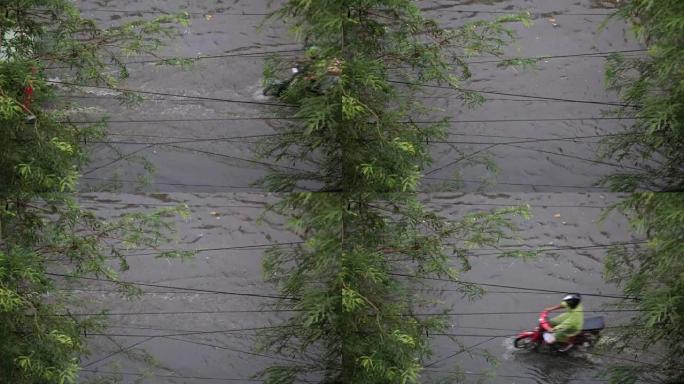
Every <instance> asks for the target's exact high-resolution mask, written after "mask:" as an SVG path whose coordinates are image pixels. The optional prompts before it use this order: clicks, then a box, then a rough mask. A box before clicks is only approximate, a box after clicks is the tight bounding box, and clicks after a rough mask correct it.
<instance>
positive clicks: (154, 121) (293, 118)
mask: <svg viewBox="0 0 684 384" xmlns="http://www.w3.org/2000/svg"><path fill="white" fill-rule="evenodd" d="M243 120H245V121H247V120H302V119H301V118H296V117H283V116H244V117H240V116H234V117H217V118H203V117H197V118H191V119H183V118H177V119H172V118H168V119H130V120H127V119H112V120H107V119H104V120H74V121H70V120H64V121H61V123H65V124H66V123H69V124H99V123H106V124H130V123H176V122H178V123H180V122H193V123H194V122H205V121H243ZM585 120H596V121H602V120H615V121H619V120H635V118H634V117H568V118H564V117H559V118H537V119H481V120H472V119H465V120H460V119H459V120H452V121H447V122H448V123H450V124H466V123H511V122H531V123H536V122H549V121H585ZM442 122H444V120H415V121H403V122H402V123H413V124H438V123H442Z"/></svg>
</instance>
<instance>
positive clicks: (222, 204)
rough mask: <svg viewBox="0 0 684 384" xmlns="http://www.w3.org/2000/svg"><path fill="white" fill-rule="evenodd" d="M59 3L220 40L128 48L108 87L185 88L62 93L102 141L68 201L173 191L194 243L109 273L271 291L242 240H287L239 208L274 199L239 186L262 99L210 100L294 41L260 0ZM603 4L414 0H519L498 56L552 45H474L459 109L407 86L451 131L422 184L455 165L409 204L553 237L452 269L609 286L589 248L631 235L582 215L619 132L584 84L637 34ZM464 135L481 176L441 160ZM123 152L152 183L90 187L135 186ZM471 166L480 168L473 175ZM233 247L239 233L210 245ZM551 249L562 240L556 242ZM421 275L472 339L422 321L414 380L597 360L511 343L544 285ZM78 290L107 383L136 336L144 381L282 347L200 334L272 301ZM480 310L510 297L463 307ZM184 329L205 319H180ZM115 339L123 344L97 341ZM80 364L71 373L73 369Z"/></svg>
mask: <svg viewBox="0 0 684 384" xmlns="http://www.w3.org/2000/svg"><path fill="white" fill-rule="evenodd" d="M77 3H78V4H79V7H81V8H82V9H84V10H85V11H84V14H85V15H87V16H91V17H93V18H95V19H97V20H99V22H101V23H102V24H104V25H110V24H112V25H113V24H116V23H119V22H121V20H124V19H127V18H131V17H138V16H142V17H151V16H152V15H153V14H154V12H171V11H177V10H187V11H189V12H190V13H191V17H192V23H191V25H190V26H189V27H188V28H185V29H184V30H182V31H181V32H182V33H181V34H180V35H179V37H178V39H177V40H176V41H175V42H173V43H172V44H171V45H170V46H169V47H168V48H167V49H166V51H165V52H164V54H166V55H177V56H186V57H194V56H198V55H208V56H212V55H220V56H223V57H217V58H211V59H204V60H200V61H198V62H197V63H196V64H195V65H194V66H193V67H192V68H189V69H187V70H179V69H177V68H166V67H158V66H155V65H153V64H139V65H138V67H137V68H136V69H135V70H133V71H132V75H131V78H130V79H129V80H128V81H126V82H125V83H124V84H123V85H122V86H124V87H128V88H130V89H137V90H145V91H148V92H158V93H166V94H177V95H178V94H180V95H188V96H195V97H197V98H195V99H188V98H185V99H184V98H178V97H172V96H169V95H165V96H162V95H145V98H146V99H147V100H145V101H144V102H143V103H141V104H140V105H137V106H135V107H132V108H127V107H123V106H120V105H118V104H117V102H116V100H114V99H113V98H112V95H111V94H110V93H106V92H102V90H98V89H85V90H82V92H80V93H76V94H75V95H74V96H75V97H74V100H76V101H78V102H80V103H82V104H85V105H88V106H92V107H96V108H99V109H100V110H101V111H103V112H106V113H107V114H108V115H109V116H110V120H112V123H111V124H110V126H109V128H108V131H109V133H110V136H109V137H108V138H107V141H108V142H107V143H100V144H95V145H93V147H92V153H93V158H94V162H93V164H92V166H91V168H90V169H89V170H88V171H86V179H85V182H84V185H83V188H82V189H83V191H84V192H87V191H98V192H93V193H85V194H84V195H83V196H82V201H83V202H84V204H85V205H86V206H88V207H92V208H93V209H95V210H97V211H98V213H99V214H101V215H103V216H110V215H118V214H121V213H123V212H127V211H134V210H147V209H153V208H155V207H158V206H164V205H170V204H171V205H172V204H175V203H178V202H185V203H187V204H188V205H189V206H190V207H191V210H192V212H193V214H192V217H191V219H190V220H189V221H187V222H179V232H178V236H177V237H178V239H177V242H176V243H174V244H169V245H168V247H176V248H181V249H205V251H202V252H200V253H198V255H197V256H196V258H195V259H194V261H190V262H186V263H181V262H178V261H166V260H157V259H155V258H154V255H153V254H152V255H150V254H149V252H147V253H148V254H140V255H134V256H130V257H129V260H130V263H131V267H132V269H131V271H130V272H128V273H126V274H125V275H124V277H125V279H127V280H129V281H137V282H146V283H152V284H158V285H169V286H178V287H186V288H194V289H202V290H215V291H229V292H242V293H246V292H248V293H260V294H272V293H274V288H273V287H270V286H268V285H266V284H264V283H263V281H262V279H261V272H260V257H261V253H262V252H263V249H264V248H263V247H260V246H259V245H262V244H268V243H282V242H291V241H297V240H298V239H297V238H295V237H293V235H292V234H290V233H288V232H286V231H285V230H284V229H283V228H282V227H281V225H280V223H279V222H278V220H274V221H273V222H271V221H266V222H265V223H262V224H257V222H256V218H257V216H258V215H259V213H260V212H261V210H262V209H263V205H264V203H265V202H268V201H272V200H273V199H275V198H276V197H274V196H271V195H265V194H263V193H261V192H259V190H258V188H256V187H254V186H252V183H253V182H254V181H256V180H258V179H259V178H260V177H261V176H263V175H264V174H265V173H266V172H267V171H268V167H267V166H264V164H258V163H255V162H253V161H252V160H253V159H254V158H253V152H252V145H251V144H250V141H253V139H251V138H249V137H246V136H253V135H260V134H268V133H272V132H273V125H274V124H275V123H274V121H272V120H268V119H260V118H262V117H264V116H268V114H269V113H271V111H270V110H269V109H268V108H267V107H263V106H260V105H254V104H248V103H235V102H228V101H226V100H232V101H235V100H241V101H257V102H264V101H268V99H265V98H264V97H263V96H261V86H260V84H261V70H262V63H263V59H264V55H263V53H264V52H270V51H290V50H296V49H299V48H300V47H301V45H300V44H297V43H296V42H294V41H293V40H292V39H291V38H290V36H289V35H288V34H287V32H286V30H285V28H284V27H283V26H282V25H280V24H277V23H276V24H275V25H270V24H269V25H266V26H264V27H263V28H261V30H257V27H256V26H257V24H258V23H259V22H260V21H261V19H262V18H263V16H262V15H261V14H263V13H264V12H266V11H267V8H266V3H267V1H266V0H250V1H247V0H230V1H228V0H194V1H183V0H166V1H163V0H154V1H150V0H145V1H141V0H111V1H107V0H105V1H101V0H100V1H97V0H85V1H78V2H77ZM613 5H614V3H613V2H612V1H608V0H604V1H595V0H592V1H590V0H577V1H573V2H569V1H567V0H513V1H497V0H486V1H477V0H468V1H463V2H460V3H456V2H454V1H448V0H443V1H423V2H421V7H422V8H424V10H425V12H426V13H427V14H429V15H431V16H433V17H435V18H437V19H438V20H439V21H440V22H442V23H443V24H444V25H445V26H449V25H452V26H456V25H460V24H462V23H463V22H466V21H472V20H476V19H478V18H492V17H497V16H498V15H499V14H498V13H496V12H502V11H505V12H516V11H523V10H529V11H530V12H531V13H532V17H533V19H534V24H533V25H532V26H531V27H529V28H524V27H519V26H516V27H515V28H516V30H518V34H519V36H520V39H519V40H518V42H516V43H515V44H513V45H512V46H510V47H509V48H507V52H508V54H510V55H511V56H517V55H520V56H564V57H549V58H547V59H544V60H541V62H540V63H539V65H538V68H537V69H536V70H533V71H532V70H531V71H523V70H519V69H512V68H511V69H501V68H497V67H496V62H492V59H491V58H487V57H481V58H473V59H472V61H473V62H474V63H473V72H474V78H473V79H472V81H471V82H470V83H469V84H467V85H468V87H470V88H473V89H479V90H483V91H490V92H496V93H495V94H485V96H487V97H488V98H489V100H488V101H487V102H486V103H485V104H484V105H482V106H481V107H478V108H476V109H468V108H466V107H463V106H462V105H461V104H460V101H459V100H456V99H455V98H454V97H453V96H454V95H453V94H452V93H450V92H447V91H444V90H440V89H432V90H430V89H427V90H426V91H425V94H424V95H423V96H424V97H426V100H427V101H429V103H430V104H431V105H433V106H437V107H441V108H442V111H441V112H436V113H435V116H436V117H437V116H451V117H452V119H453V121H454V124H453V126H452V127H451V129H450V133H451V140H453V141H458V142H459V143H460V144H457V145H453V146H446V145H441V146H440V145H436V146H435V147H434V150H433V153H434V157H435V159H436V161H435V164H434V165H433V168H432V169H431V170H430V171H429V175H428V178H427V179H426V185H425V189H426V190H437V189H439V188H440V186H441V185H442V184H443V183H444V182H446V181H449V180H452V179H453V177H454V174H455V171H456V170H458V171H460V172H461V173H462V178H463V180H464V185H463V187H462V188H461V189H460V190H459V192H458V193H456V192H450V193H445V192H441V193H433V194H429V195H425V201H426V203H427V204H429V205H430V206H431V207H434V209H435V211H436V212H438V213H440V214H443V215H446V216H449V217H458V216H460V215H462V214H464V213H466V212H470V211H474V210H482V209H487V210H488V209H494V208H497V207H502V206H509V205H511V204H513V205H515V204H524V203H529V204H530V205H531V206H532V211H533V214H534V216H533V218H532V219H531V220H529V221H527V222H524V223H522V224H521V225H522V227H523V231H522V232H521V233H522V235H521V236H522V239H521V240H520V241H519V242H516V243H511V244H510V245H522V246H525V247H546V248H551V249H553V251H549V252H546V253H544V255H543V256H542V257H540V258H538V259H536V260H534V261H529V262H523V261H521V260H511V259H501V258H497V257H496V253H495V252H492V251H491V250H474V251H473V254H474V255H476V257H474V259H473V270H472V271H470V272H468V274H467V275H466V276H465V277H466V278H467V279H469V280H473V281H478V282H481V283H482V282H484V283H493V284H499V285H509V286H515V287H532V288H538V289H546V290H558V291H579V292H584V293H598V294H608V295H610V294H616V293H618V292H619V290H618V289H617V288H616V287H613V286H610V285H606V284H605V283H603V280H602V278H601V261H602V259H603V257H604V256H605V254H606V245H607V244H613V243H617V242H632V241H634V239H633V238H632V236H631V235H630V233H629V231H628V229H627V226H626V225H625V223H624V221H623V220H622V219H621V218H619V217H617V216H610V217H609V218H608V219H607V220H606V221H605V223H603V224H599V223H597V221H598V218H599V215H600V213H601V212H602V210H603V209H604V208H605V207H606V206H607V205H608V204H610V203H611V202H615V201H618V200H619V199H620V196H618V195H614V194H608V193H605V191H603V190H602V189H601V188H599V187H596V186H595V183H596V181H597V180H598V179H600V178H601V177H602V176H604V175H606V174H609V173H610V172H613V171H614V170H615V169H616V168H619V167H620V166H619V165H618V164H614V163H612V162H596V160H595V159H596V157H595V152H596V141H598V137H597V136H598V135H604V134H610V133H615V132H619V131H620V130H621V129H622V126H623V124H626V123H625V122H623V121H620V120H607V119H601V118H604V117H605V116H606V114H605V113H606V112H607V111H609V110H610V109H611V108H612V105H611V103H614V102H615V101H616V95H614V94H612V93H610V92H606V91H605V89H604V86H603V82H602V78H603V65H604V62H605V52H612V51H624V50H636V49H639V48H640V46H639V45H638V44H637V43H636V42H634V41H632V40H630V39H629V36H628V34H627V33H626V31H625V26H624V25H621V24H610V25H608V26H607V27H606V28H605V29H603V30H602V31H599V26H600V24H601V22H602V21H603V20H604V18H605V15H606V14H607V13H609V12H610V9H609V8H610V7H612V6H613ZM124 10H125V11H126V12H125V13H123V12H122V11H124ZM483 11H484V13H483ZM487 12H494V13H487ZM244 54H249V55H244ZM288 54H289V53H288ZM588 54H592V55H588ZM629 54H637V53H629ZM240 55H241V56H240ZM578 55H579V56H578ZM139 59H140V58H131V60H139ZM143 59H144V58H143ZM210 98H211V99H213V100H209V99H210ZM243 118H248V119H243ZM116 142H119V143H116ZM478 151H483V153H485V152H486V153H489V155H490V156H491V158H492V159H493V160H494V161H495V162H496V164H498V167H499V168H500V169H499V172H498V174H497V175H493V174H487V172H486V171H485V170H484V169H482V167H481V166H472V167H463V164H460V163H456V164H452V163H453V162H454V161H456V160H457V159H459V158H460V157H462V156H464V155H466V156H467V155H468V154H471V153H475V152H478ZM136 156H142V157H144V158H145V159H146V161H148V162H149V163H150V164H152V165H153V166H154V168H155V169H156V172H155V175H154V177H153V179H152V182H151V184H150V185H149V186H147V187H144V188H143V191H146V192H155V193H154V194H147V195H139V194H125V193H114V194H109V193H103V192H99V191H100V190H103V189H107V188H110V187H112V186H114V187H119V189H120V191H123V192H133V191H135V190H136V188H137V187H138V183H137V177H138V176H139V175H140V174H141V173H142V172H143V165H142V163H141V161H140V159H137V157H136ZM287 165H292V164H287ZM433 171H434V172H433ZM483 174H485V175H487V179H488V180H487V182H486V183H485V184H483V183H482V180H481V178H482V175H483ZM493 180H495V181H496V182H493ZM482 191H484V193H480V192H482ZM237 246H248V248H241V249H230V250H225V249H223V250H221V249H218V250H217V249H216V248H225V247H237ZM568 247H574V248H578V247H579V249H565V248H568ZM559 248H560V249H559ZM142 253H146V252H142ZM431 287H433V288H436V289H443V290H444V291H443V292H442V298H443V300H444V301H445V304H446V305H447V306H453V310H454V312H458V313H461V314H463V315H460V316H454V318H453V320H452V325H453V333H458V334H468V335H470V336H461V337H459V340H460V341H461V342H462V343H463V346H466V347H473V349H472V352H473V353H472V354H471V353H458V351H460V350H461V348H462V346H459V345H457V344H455V343H454V342H453V341H451V340H449V339H447V338H444V337H439V336H436V337H435V338H434V346H435V355H434V357H433V358H434V360H433V362H432V363H433V364H432V365H431V366H430V369H431V370H430V371H426V372H425V376H424V382H426V383H427V382H430V380H432V379H438V378H440V377H443V376H445V375H447V374H448V372H449V371H454V370H455V369H456V366H457V365H458V366H459V367H461V368H462V369H464V370H466V374H465V375H464V382H467V383H475V382H478V380H485V381H486V382H488V383H494V384H503V383H539V384H566V383H574V382H578V383H590V382H593V381H592V380H595V379H594V376H595V375H596V373H597V372H598V371H599V370H600V369H601V367H602V366H604V365H605V362H606V360H605V358H602V357H598V356H596V355H593V354H591V353H589V352H581V351H578V352H575V353H572V354H570V355H569V356H550V355H540V354H530V353H518V352H515V351H513V350H512V345H511V338H510V337H509V335H510V334H512V333H515V330H520V329H524V328H529V327H533V326H534V325H535V321H536V317H537V311H539V310H541V309H542V308H543V307H544V306H547V305H550V304H554V303H556V302H557V301H558V300H559V298H560V295H559V294H554V293H540V292H530V291H529V290H525V289H520V288H517V289H506V288H492V289H491V290H490V293H488V294H487V295H486V296H485V297H484V298H482V299H480V300H477V301H469V300H467V299H465V298H462V297H460V296H459V295H458V293H457V292H454V291H450V290H449V289H453V287H449V286H448V285H431ZM80 288H82V289H84V290H86V291H83V294H84V295H85V296H86V297H89V298H92V301H91V304H90V305H89V306H90V307H91V308H109V309H110V311H111V312H112V313H114V314H113V315H112V316H111V319H112V327H111V328H109V329H108V330H107V331H106V333H107V334H108V336H93V342H92V347H93V355H92V357H91V358H90V360H89V362H87V363H86V369H87V370H98V371H99V372H100V373H107V372H112V371H116V370H118V369H120V370H121V371H122V372H126V373H127V374H126V375H124V376H123V379H124V382H127V383H128V382H134V381H135V380H136V379H139V378H140V376H137V374H138V373H140V372H141V371H145V370H146V368H145V367H146V366H145V365H144V364H142V363H140V362H139V361H137V360H136V359H133V358H132V356H128V352H131V351H137V350H138V348H141V349H144V350H145V351H146V352H147V353H148V354H149V356H150V357H152V358H153V359H154V361H156V363H157V365H158V368H156V369H153V370H152V375H150V376H146V377H143V381H144V382H146V383H214V382H216V383H218V382H235V383H243V382H244V383H248V382H251V381H250V380H247V378H249V377H251V375H253V374H254V373H256V372H257V371H259V370H260V369H262V368H264V367H266V366H268V365H269V364H273V363H274V362H278V361H280V362H283V361H287V359H289V357H286V356H273V355H268V356H266V355H258V354H255V353H254V351H253V346H254V335H253V332H251V331H236V332H222V333H217V331H231V330H236V329H244V328H254V327H261V326H269V325H273V324H276V325H277V324H278V322H279V321H280V320H282V318H283V317H282V316H283V315H279V314H275V313H254V312H244V311H252V310H256V309H259V308H261V305H262V304H267V303H268V302H269V300H268V299H256V298H254V297H246V296H234V295H226V294H220V293H218V292H215V293H208V292H188V291H178V290H170V289H164V288H154V287H147V288H145V291H146V293H145V294H144V295H143V296H142V297H141V299H139V300H136V301H132V302H127V301H125V300H122V299H120V298H118V296H117V295H116V294H114V293H112V292H107V291H108V290H110V289H111V287H108V286H106V285H101V286H99V285H96V284H95V285H92V284H90V285H88V286H85V287H80ZM609 301H610V299H607V298H600V297H592V296H587V297H586V305H585V308H586V309H587V310H596V311H599V310H601V308H602V306H603V305H604V304H606V303H607V302H609ZM230 311H233V312H230ZM235 311H243V312H235ZM133 312H137V313H138V314H133ZM139 312H144V313H146V314H140V313H139ZM169 312H173V313H169ZM178 312H183V313H178ZM482 312H487V313H490V312H499V313H500V312H525V313H517V314H506V315H482V314H480V315H478V313H482ZM116 313H119V315H116ZM628 315H629V314H625V313H616V312H606V313H603V316H605V317H606V320H607V321H608V324H609V325H616V324H619V323H620V322H621V321H624V320H625V319H626V318H627V317H628ZM196 331H206V332H205V333H202V334H190V335H189V334H188V332H196ZM128 348H130V349H128ZM480 348H484V349H486V350H487V351H489V353H491V355H492V356H493V357H494V358H496V359H497V360H498V361H499V362H500V365H499V366H498V367H496V368H494V369H493V371H494V372H495V376H493V377H491V378H489V377H487V376H486V373H485V371H486V370H487V369H488V364H487V363H486V360H485V359H484V358H483V357H482V356H481V355H478V354H477V353H478V352H481V350H480ZM119 349H124V350H125V351H126V353H116V354H114V352H116V351H117V350H119ZM469 351H470V350H469ZM452 355H453V356H452ZM138 360H139V359H138ZM438 371H439V372H438ZM90 374H91V372H90V371H86V372H84V375H83V376H84V377H88V376H89V375H90ZM174 376H175V377H174ZM233 379H234V380H233Z"/></svg>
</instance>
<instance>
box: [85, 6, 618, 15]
mask: <svg viewBox="0 0 684 384" xmlns="http://www.w3.org/2000/svg"><path fill="white" fill-rule="evenodd" d="M420 11H421V12H431V11H439V12H440V13H441V14H444V13H450V12H453V13H482V14H506V15H511V14H515V13H529V14H530V15H535V16H546V15H553V16H610V15H611V14H612V13H603V12H566V11H537V12H530V11H529V10H526V9H511V10H506V11H489V10H484V9H453V8H449V9H444V8H441V7H437V8H431V7H426V8H421V9H420ZM79 12H104V13H131V14H162V15H174V14H176V13H174V12H172V11H162V10H159V11H155V10H137V9H135V10H133V9H106V8H84V9H79ZM178 12H186V13H187V14H189V15H196V16H203V17H204V16H207V15H211V16H220V15H228V16H269V15H271V14H272V13H273V12H225V10H224V9H215V10H207V11H204V12H199V11H191V10H187V9H179V10H178Z"/></svg>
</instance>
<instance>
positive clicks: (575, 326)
mask: <svg viewBox="0 0 684 384" xmlns="http://www.w3.org/2000/svg"><path fill="white" fill-rule="evenodd" d="M561 305H562V306H563V307H564V308H566V309H567V312H565V313H563V314H561V315H558V316H556V317H554V318H553V319H551V320H550V321H549V322H550V323H551V325H553V333H554V336H555V337H556V340H557V341H560V342H565V341H567V340H568V339H569V338H570V337H572V336H575V335H577V334H579V333H580V332H582V327H584V309H583V308H582V304H579V305H577V307H575V309H571V308H569V307H568V306H567V304H565V302H563V303H561Z"/></svg>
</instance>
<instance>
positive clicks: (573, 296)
mask: <svg viewBox="0 0 684 384" xmlns="http://www.w3.org/2000/svg"><path fill="white" fill-rule="evenodd" d="M581 301H582V297H581V296H580V294H579V293H569V294H567V295H566V296H565V297H564V298H563V300H561V302H564V303H567V304H568V307H570V308H572V309H575V308H577V306H578V305H579V303H580V302H581Z"/></svg>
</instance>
